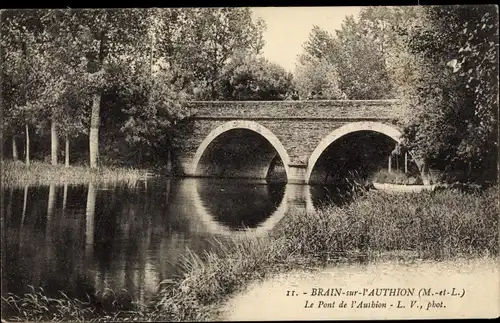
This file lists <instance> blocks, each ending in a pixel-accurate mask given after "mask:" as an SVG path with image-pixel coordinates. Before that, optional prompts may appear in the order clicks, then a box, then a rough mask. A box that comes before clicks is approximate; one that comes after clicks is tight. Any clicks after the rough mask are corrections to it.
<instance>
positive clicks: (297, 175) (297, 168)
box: [288, 164, 307, 184]
mask: <svg viewBox="0 0 500 323" xmlns="http://www.w3.org/2000/svg"><path fill="white" fill-rule="evenodd" d="M306 171H307V165H304V164H288V183H290V184H306Z"/></svg>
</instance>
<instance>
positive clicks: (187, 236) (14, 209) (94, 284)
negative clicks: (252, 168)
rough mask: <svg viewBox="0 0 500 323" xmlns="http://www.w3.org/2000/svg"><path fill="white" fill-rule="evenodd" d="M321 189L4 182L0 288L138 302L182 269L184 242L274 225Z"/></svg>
mask: <svg viewBox="0 0 500 323" xmlns="http://www.w3.org/2000/svg"><path fill="white" fill-rule="evenodd" d="M330 192H331V191H330V190H327V189H324V188H322V187H310V186H305V185H289V184H287V185H285V184H268V183H266V182H265V181H252V180H215V179H194V178H191V179H158V180H152V181H147V182H140V183H138V185H136V186H134V187H129V186H127V185H125V184H119V183H116V184H106V185H102V184H101V185H96V184H88V185H77V186H72V185H48V186H26V187H24V188H20V189H12V188H5V189H4V192H3V194H4V206H5V207H4V208H3V215H2V216H3V220H4V237H3V239H4V241H3V250H2V258H3V259H2V261H3V265H4V266H3V268H4V270H3V272H2V287H3V288H2V293H3V294H4V295H5V294H6V293H14V294H22V293H24V292H28V291H30V289H29V287H28V286H29V285H31V286H34V287H42V288H43V289H44V290H45V292H46V293H47V294H49V295H55V296H57V295H59V294H58V292H59V290H61V291H64V292H65V293H66V294H68V295H69V296H74V297H84V296H85V295H86V294H93V293H95V292H96V291H100V292H103V291H105V290H106V288H110V289H112V290H114V291H123V290H126V291H127V292H128V293H130V295H133V297H134V298H139V299H140V300H142V301H144V300H145V299H146V298H147V297H148V296H150V295H152V294H153V293H154V292H155V291H156V288H157V286H158V284H159V282H161V281H162V280H164V279H167V278H172V277H174V276H176V275H178V274H179V273H180V270H179V261H180V258H181V255H182V254H184V253H185V252H186V249H187V248H189V249H191V250H194V251H197V252H201V251H203V250H206V249H209V248H210V247H211V244H210V243H208V241H209V240H210V239H211V238H212V237H214V236H217V237H220V238H221V239H223V238H224V237H228V236H236V235H239V234H242V233H244V232H248V231H251V232H254V233H255V234H262V233H265V232H267V231H268V230H271V229H272V228H273V227H274V226H275V225H276V224H277V223H278V222H279V221H280V220H281V219H282V218H283V217H284V216H285V214H286V211H287V210H288V209H290V208H291V207H295V208H302V209H306V210H312V209H313V208H314V205H315V204H316V205H318V204H320V203H321V202H322V201H326V200H328V199H329V198H330V197H331V196H332V194H331V193H330Z"/></svg>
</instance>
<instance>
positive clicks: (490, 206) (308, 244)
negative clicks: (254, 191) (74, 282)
mask: <svg viewBox="0 0 500 323" xmlns="http://www.w3.org/2000/svg"><path fill="white" fill-rule="evenodd" d="M498 213H499V206H498V188H497V187H493V188H490V189H488V190H487V191H485V192H482V193H477V192H476V193H464V192H461V191H458V190H444V191H439V192H421V193H409V194H404V195H392V194H387V193H384V192H376V191H369V192H365V193H364V194H362V195H360V196H358V197H356V198H355V199H354V201H353V202H352V203H350V204H347V205H344V206H342V207H336V206H331V205H325V206H324V207H322V208H320V209H319V210H318V211H316V212H312V213H311V214H305V213H303V212H299V211H296V210H290V212H289V213H288V214H287V216H286V217H285V218H284V219H283V220H282V221H281V222H280V223H278V225H277V226H276V227H275V228H274V229H273V230H272V231H271V232H270V233H269V234H268V235H265V236H259V237H256V236H250V235H248V236H243V237H240V238H232V239H229V240H224V241H214V244H215V247H216V248H214V251H211V252H207V253H204V254H201V255H198V254H194V253H189V252H188V253H187V254H186V255H185V256H184V257H183V258H182V261H181V265H182V269H183V272H184V275H183V276H182V277H179V278H178V279H172V280H165V281H163V282H162V283H161V285H160V288H159V290H158V293H157V295H156V297H155V298H153V299H151V301H150V303H148V304H137V303H134V302H133V301H134V300H133V299H129V300H128V301H123V296H122V295H120V293H119V292H116V293H108V294H107V295H94V296H93V297H92V298H89V299H88V300H83V301H78V300H72V299H68V298H64V297H63V296H62V297H61V298H58V299H51V298H47V297H46V296H45V295H44V293H43V291H39V290H35V291H34V292H33V293H31V294H28V295H24V296H14V295H10V296H8V297H6V298H4V299H3V300H2V302H3V304H2V308H3V309H7V310H8V311H5V310H4V311H3V315H8V316H7V317H6V318H8V319H9V320H11V321H12V320H16V319H18V320H20V321H21V320H22V321H26V320H29V321H37V320H38V321H39V320H51V321H58V320H101V321H109V320H125V319H127V320H131V319H136V320H141V321H157V320H161V321H184V320H214V319H216V318H217V317H219V316H220V313H221V312H220V311H221V307H220V306H221V304H224V303H225V302H227V301H228V300H229V298H230V297H231V296H232V295H235V293H238V292H241V291H242V290H244V289H245V288H246V287H247V286H249V284H251V283H253V282H255V281H260V280H263V279H266V278H270V277H274V276H275V275H278V274H281V273H286V272H290V271H292V270H296V269H300V270H308V269H318V268H324V267H325V266H332V265H334V266H335V264H338V263H342V262H345V261H366V260H371V261H377V260H379V259H382V257H386V255H390V257H393V258H399V259H404V260H405V261H413V260H415V261H421V260H422V261H423V260H430V259H432V260H437V261H442V260H453V259H472V258H495V257H497V256H498ZM6 312H7V313H8V314H6Z"/></svg>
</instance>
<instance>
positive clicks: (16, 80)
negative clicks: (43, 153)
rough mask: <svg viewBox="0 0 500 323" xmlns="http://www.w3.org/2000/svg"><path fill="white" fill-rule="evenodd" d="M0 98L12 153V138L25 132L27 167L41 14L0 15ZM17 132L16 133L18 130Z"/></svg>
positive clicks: (36, 111)
mask: <svg viewBox="0 0 500 323" xmlns="http://www.w3.org/2000/svg"><path fill="white" fill-rule="evenodd" d="M1 18H2V25H1V28H2V39H1V41H2V46H1V47H2V52H1V54H2V60H3V62H4V63H5V64H4V68H3V69H2V74H3V75H2V76H3V78H4V80H5V82H2V85H3V88H2V95H3V96H4V102H5V111H7V113H6V117H7V118H6V119H4V122H6V123H7V124H6V126H7V129H8V128H10V131H11V132H12V133H13V152H14V151H15V150H17V148H14V147H15V146H16V143H15V136H16V132H17V131H18V129H19V128H18V127H19V126H20V125H24V131H25V161H26V165H27V166H29V165H30V131H29V130H30V126H33V125H35V126H36V125H37V122H36V121H37V120H38V117H39V116H40V113H41V107H40V106H39V105H38V100H39V98H40V97H41V95H42V92H41V86H40V84H41V83H43V75H42V73H41V67H42V66H43V59H42V57H41V56H40V53H41V47H40V43H39V42H38V37H39V36H40V33H41V32H42V31H43V28H42V26H41V23H40V21H41V19H42V13H41V12H39V11H36V10H12V11H3V12H2V17H1ZM19 130H20V129H19Z"/></svg>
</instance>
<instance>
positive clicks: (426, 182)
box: [420, 160, 431, 185]
mask: <svg viewBox="0 0 500 323" xmlns="http://www.w3.org/2000/svg"><path fill="white" fill-rule="evenodd" d="M420 174H421V176H422V181H423V182H424V185H429V184H430V183H431V179H430V176H429V162H428V161H426V160H425V161H424V162H423V163H422V169H421V170H420Z"/></svg>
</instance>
